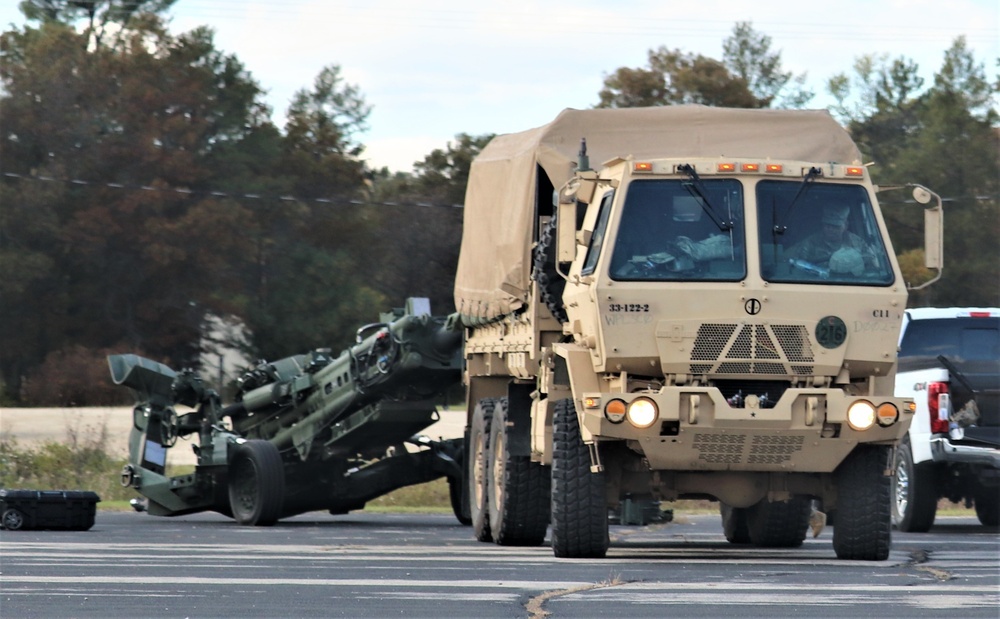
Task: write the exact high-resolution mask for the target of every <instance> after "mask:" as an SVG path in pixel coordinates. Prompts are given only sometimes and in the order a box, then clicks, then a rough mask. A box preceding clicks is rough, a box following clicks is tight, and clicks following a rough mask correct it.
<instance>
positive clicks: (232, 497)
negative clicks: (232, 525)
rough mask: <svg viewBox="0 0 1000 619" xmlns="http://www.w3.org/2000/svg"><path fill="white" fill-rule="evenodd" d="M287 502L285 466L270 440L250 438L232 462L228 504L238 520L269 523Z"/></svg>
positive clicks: (253, 524)
mask: <svg viewBox="0 0 1000 619" xmlns="http://www.w3.org/2000/svg"><path fill="white" fill-rule="evenodd" d="M284 502H285V467H284V464H283V463H282V461H281V454H280V453H279V452H278V448H277V447H276V446H275V445H274V443H271V442H269V441H264V440H250V441H246V442H245V443H242V444H241V445H239V446H237V447H236V451H235V452H234V453H233V457H232V460H231V461H230V462H229V507H230V509H231V510H232V513H233V518H235V519H236V522H238V523H240V524H243V525H250V526H261V527H262V526H270V525H272V524H274V523H275V522H277V521H278V518H280V517H281V510H282V507H283V506H284Z"/></svg>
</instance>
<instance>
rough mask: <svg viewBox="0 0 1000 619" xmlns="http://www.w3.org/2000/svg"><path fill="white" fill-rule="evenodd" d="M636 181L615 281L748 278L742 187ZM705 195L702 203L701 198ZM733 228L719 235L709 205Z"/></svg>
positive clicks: (614, 264)
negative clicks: (694, 188) (695, 187)
mask: <svg viewBox="0 0 1000 619" xmlns="http://www.w3.org/2000/svg"><path fill="white" fill-rule="evenodd" d="M690 184H691V181H682V180H653V179H651V180H636V181H633V182H632V183H631V184H629V186H628V193H627V195H626V197H625V205H624V207H623V211H622V216H621V223H620V225H619V226H618V237H617V239H616V240H615V249H614V253H613V255H612V257H611V278H612V279H615V280H619V281H676V280H686V281H691V280H696V281H737V280H740V279H743V277H744V276H745V275H746V258H745V252H744V244H743V186H742V185H741V184H740V183H739V181H736V180H732V179H724V180H704V181H702V182H701V184H700V190H699V191H698V192H694V193H692V191H690V189H689V186H690ZM700 193H704V194H705V195H704V199H702V197H701V196H700V195H699V194H700ZM705 199H707V201H708V203H709V204H710V205H711V208H712V209H714V212H715V214H717V215H718V216H719V217H720V218H723V219H724V220H725V221H727V222H732V227H731V228H728V229H725V230H723V229H720V228H719V226H718V225H717V224H716V223H715V222H714V221H713V218H712V216H711V214H710V213H708V212H707V209H708V208H710V207H709V206H708V204H706V203H705Z"/></svg>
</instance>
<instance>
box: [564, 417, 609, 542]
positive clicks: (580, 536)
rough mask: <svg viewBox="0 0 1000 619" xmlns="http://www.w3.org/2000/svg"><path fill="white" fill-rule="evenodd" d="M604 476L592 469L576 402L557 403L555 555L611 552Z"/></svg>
mask: <svg viewBox="0 0 1000 619" xmlns="http://www.w3.org/2000/svg"><path fill="white" fill-rule="evenodd" d="M605 484H606V481H605V479H604V473H603V472H602V473H594V472H591V470H590V451H589V449H588V448H587V445H585V444H584V443H583V439H582V438H581V436H580V424H579V421H578V419H577V416H576V406H575V405H574V404H573V400H570V399H565V400H560V401H559V402H557V403H556V408H555V416H554V421H553V430H552V552H553V554H555V556H557V557H563V558H571V559H577V558H600V557H603V556H604V555H605V554H607V552H608V545H609V543H610V541H609V538H608V505H607V498H606V496H605Z"/></svg>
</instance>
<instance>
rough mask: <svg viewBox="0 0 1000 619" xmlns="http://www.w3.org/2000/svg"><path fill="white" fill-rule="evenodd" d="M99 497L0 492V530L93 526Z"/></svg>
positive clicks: (76, 492) (67, 492) (83, 528)
mask: <svg viewBox="0 0 1000 619" xmlns="http://www.w3.org/2000/svg"><path fill="white" fill-rule="evenodd" d="M100 500H101V497H99V496H97V494H96V493H94V492H90V491H85V490H8V489H5V488H0V528H4V529H7V530H8V531H17V530H18V529H73V530H76V531H86V530H87V529H89V528H90V527H92V526H94V514H95V512H96V511H97V503H98V502H99V501H100Z"/></svg>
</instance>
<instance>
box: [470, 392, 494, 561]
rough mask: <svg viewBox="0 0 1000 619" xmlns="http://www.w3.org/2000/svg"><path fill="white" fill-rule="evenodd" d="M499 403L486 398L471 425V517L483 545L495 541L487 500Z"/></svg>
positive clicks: (473, 527) (477, 405) (474, 415)
mask: <svg viewBox="0 0 1000 619" xmlns="http://www.w3.org/2000/svg"><path fill="white" fill-rule="evenodd" d="M495 406H496V400H494V399H493V398H483V399H482V400H480V401H479V403H478V404H476V408H475V410H473V411H472V423H471V424H470V425H469V457H468V460H467V464H468V466H469V516H470V518H471V519H472V530H473V532H474V533H475V535H476V539H477V540H479V541H481V542H490V541H493V536H492V535H491V534H490V512H489V509H488V507H487V505H486V501H487V498H486V497H487V494H488V489H487V467H488V466H489V462H490V456H489V453H490V426H491V425H492V423H493V408H494V407H495Z"/></svg>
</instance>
